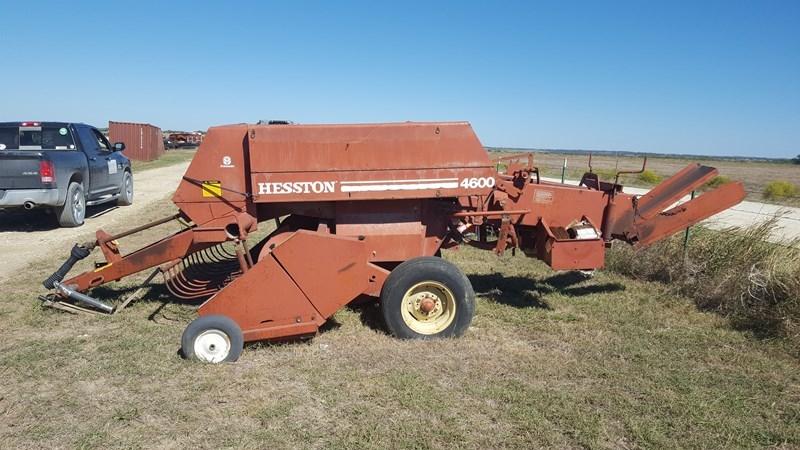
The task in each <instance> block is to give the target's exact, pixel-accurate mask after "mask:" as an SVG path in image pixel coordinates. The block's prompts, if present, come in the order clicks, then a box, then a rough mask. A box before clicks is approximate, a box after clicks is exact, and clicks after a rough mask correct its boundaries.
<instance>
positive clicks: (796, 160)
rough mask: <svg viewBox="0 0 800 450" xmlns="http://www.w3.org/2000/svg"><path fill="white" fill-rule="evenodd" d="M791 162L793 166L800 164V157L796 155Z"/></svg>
mask: <svg viewBox="0 0 800 450" xmlns="http://www.w3.org/2000/svg"><path fill="white" fill-rule="evenodd" d="M792 162H793V163H795V164H800V155H797V158H795V159H793V160H792Z"/></svg>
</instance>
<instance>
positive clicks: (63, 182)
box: [0, 121, 133, 227]
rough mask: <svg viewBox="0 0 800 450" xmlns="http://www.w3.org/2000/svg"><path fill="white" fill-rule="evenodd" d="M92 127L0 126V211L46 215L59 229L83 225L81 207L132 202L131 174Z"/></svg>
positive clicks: (119, 147)
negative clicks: (52, 217)
mask: <svg viewBox="0 0 800 450" xmlns="http://www.w3.org/2000/svg"><path fill="white" fill-rule="evenodd" d="M124 149H125V144H124V143H122V142H118V143H115V144H114V145H112V144H111V143H109V142H108V139H106V137H105V136H104V135H103V134H102V133H101V132H100V131H99V130H98V129H97V128H95V127H92V126H90V125H86V124H83V123H68V122H34V121H30V122H0V209H26V210H31V209H36V208H47V209H49V210H51V211H52V212H53V213H54V214H55V216H56V218H57V220H58V222H59V225H61V226H65V227H74V226H80V225H81V224H83V221H84V218H85V214H86V207H87V206H92V205H97V204H101V203H106V202H112V201H116V202H117V203H118V204H120V205H130V204H131V203H132V202H133V172H132V170H131V164H130V160H129V159H128V158H127V157H125V155H124V154H123V153H122V151H123V150H124Z"/></svg>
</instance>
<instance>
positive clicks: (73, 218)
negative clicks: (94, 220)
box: [56, 182, 86, 227]
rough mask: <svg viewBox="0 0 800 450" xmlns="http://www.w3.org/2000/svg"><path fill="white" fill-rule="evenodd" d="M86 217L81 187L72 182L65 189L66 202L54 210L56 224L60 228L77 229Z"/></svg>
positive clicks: (84, 199)
mask: <svg viewBox="0 0 800 450" xmlns="http://www.w3.org/2000/svg"><path fill="white" fill-rule="evenodd" d="M85 216H86V196H84V195H83V185H82V184H80V183H75V182H72V183H70V184H69V186H68V187H67V200H66V201H65V202H64V204H63V205H61V206H59V207H57V208H56V217H57V218H58V224H59V225H61V226H62V227H79V226H81V225H83V219H84V217H85Z"/></svg>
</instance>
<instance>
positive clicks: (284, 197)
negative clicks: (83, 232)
mask: <svg viewBox="0 0 800 450" xmlns="http://www.w3.org/2000/svg"><path fill="white" fill-rule="evenodd" d="M503 166H505V168H504V170H500V169H499V168H500V167H503ZM716 173H717V171H716V169H714V168H712V167H706V166H702V165H699V164H691V165H689V166H687V167H686V168H684V169H683V170H681V171H680V172H678V173H677V174H675V175H674V176H673V177H671V178H669V179H667V180H665V181H664V182H663V183H661V184H659V185H658V186H656V187H655V188H654V189H653V190H651V191H650V192H648V193H647V194H645V195H642V196H634V195H630V194H626V193H623V191H622V186H621V185H619V184H618V176H617V179H615V180H614V181H613V182H607V181H601V180H600V179H599V178H598V176H597V175H596V174H595V173H592V171H591V165H590V170H589V172H587V173H586V174H585V175H584V176H583V179H582V180H581V182H580V185H579V186H572V185H565V184H559V183H552V182H547V181H544V180H542V179H541V178H540V176H539V171H538V169H537V168H536V167H535V166H534V165H533V163H532V155H530V154H528V155H526V156H523V157H515V158H507V160H506V161H504V162H503V163H502V164H500V163H498V162H497V161H492V160H490V158H489V154H488V153H487V151H486V150H485V149H484V147H483V146H482V145H481V143H480V141H479V140H478V138H477V136H476V135H475V133H474V132H473V130H472V127H471V126H470V125H469V124H468V123H465V122H454V123H411V122H407V123H389V124H360V125H295V124H280V125H248V124H239V125H228V126H220V127H213V128H211V129H209V131H208V134H207V136H206V138H205V140H204V142H203V143H202V145H201V146H200V148H199V149H198V150H197V153H196V155H195V157H194V159H193V160H192V162H191V165H190V166H189V168H188V169H187V171H186V174H185V175H184V177H183V179H182V181H181V183H180V185H179V186H178V189H177V191H176V192H175V194H174V196H173V202H174V203H175V205H176V206H177V207H178V209H179V212H178V213H177V214H176V215H174V216H170V217H167V218H165V219H163V220H160V221H157V222H153V223H151V224H148V225H145V226H142V227H138V228H135V229H133V230H130V231H127V232H124V233H120V234H117V235H115V236H112V235H110V234H108V233H106V232H104V231H102V230H98V231H97V236H96V237H97V239H96V241H94V242H90V243H87V244H83V245H77V244H76V245H75V247H73V249H72V252H71V255H70V257H69V259H68V260H67V261H66V262H65V263H64V264H63V265H62V267H61V268H60V269H59V270H57V271H56V272H55V273H54V274H53V275H52V276H51V277H50V278H48V279H47V280H46V281H45V282H44V285H45V287H47V288H48V289H53V292H52V293H51V294H49V295H47V296H43V297H42V299H43V300H44V301H45V303H46V304H47V305H49V306H55V307H58V308H60V309H67V310H87V309H91V310H94V311H102V312H105V313H113V312H115V309H119V308H120V306H122V305H118V306H116V307H113V306H111V305H108V304H106V303H104V302H102V301H100V300H97V299H95V298H92V297H90V296H89V295H88V294H87V292H88V291H90V290H91V289H93V288H95V287H97V286H100V285H103V284H105V283H108V282H112V281H116V280H120V279H121V278H124V277H126V276H129V275H131V274H135V273H137V272H140V271H143V270H145V269H151V268H152V269H154V272H153V274H154V275H155V274H158V273H161V274H163V276H164V279H165V284H166V286H167V287H168V289H169V291H170V292H171V293H172V294H173V295H174V296H176V297H178V298H180V299H184V300H197V301H198V302H199V301H201V300H202V301H203V303H202V304H201V305H200V306H199V308H198V313H199V317H198V318H197V319H195V320H194V321H193V322H191V323H190V324H189V325H188V326H187V328H186V329H185V331H184V333H183V338H182V342H181V344H182V345H181V349H182V353H183V355H184V356H185V357H187V358H194V359H198V360H201V361H205V362H212V363H216V362H222V361H234V360H236V359H237V358H238V357H239V355H240V354H241V352H242V349H243V344H244V342H249V341H258V340H285V339H289V338H300V337H308V336H312V335H314V334H315V333H316V332H317V331H318V329H319V327H320V326H321V325H322V324H323V323H325V321H326V320H327V319H328V318H330V317H331V316H332V315H333V314H334V313H335V312H336V311H337V310H339V309H340V308H342V307H343V306H345V305H347V304H349V303H351V302H353V301H354V300H357V299H364V298H370V297H371V298H374V299H379V301H380V307H381V311H382V316H383V318H384V320H385V323H386V327H387V328H388V331H389V332H391V333H392V334H393V335H395V336H397V337H400V338H423V339H424V338H433V337H449V336H459V335H461V334H462V333H463V332H464V331H465V330H466V329H467V328H468V326H469V324H470V322H471V320H472V316H473V312H474V296H475V294H474V292H473V289H472V286H471V285H470V282H469V280H468V279H467V277H466V276H465V275H464V274H463V273H462V272H461V270H459V269H458V268H457V267H456V266H454V265H453V264H451V263H449V262H447V261H445V260H444V259H442V258H440V257H438V255H440V249H443V248H451V247H455V246H457V245H459V244H469V245H473V246H476V247H479V248H483V249H487V250H493V251H494V252H496V253H498V254H502V253H503V252H504V251H505V250H508V249H519V250H521V251H522V252H524V254H525V255H528V256H531V257H535V258H539V259H541V260H542V261H544V262H545V263H547V264H548V265H550V266H551V267H552V268H553V269H555V270H592V269H597V268H600V267H602V266H603V263H604V253H605V249H606V248H607V247H609V246H610V245H611V241H612V240H615V239H616V240H621V241H624V242H627V243H629V244H632V245H634V246H639V247H642V246H646V245H648V244H651V243H653V242H655V241H657V240H659V239H661V238H664V237H666V236H669V235H671V234H673V233H675V232H676V231H678V230H681V229H684V228H686V227H687V226H690V225H692V224H695V223H697V222H699V221H701V220H703V219H705V218H708V217H710V216H712V215H714V214H716V213H718V212H720V211H723V210H725V209H727V208H729V207H731V206H733V205H735V204H736V203H738V202H740V201H741V200H742V199H743V198H744V196H745V193H744V189H743V187H742V185H741V184H740V183H730V184H726V185H723V186H721V187H719V188H717V189H715V190H712V191H709V192H706V193H704V194H702V195H700V196H699V197H697V198H695V199H693V200H691V201H689V202H686V203H682V204H679V205H677V206H675V204H676V202H677V201H678V200H680V199H681V198H682V197H683V196H684V195H686V194H687V193H688V192H690V191H692V190H694V189H696V188H698V187H700V186H701V185H703V184H704V183H706V182H707V181H709V180H710V179H711V178H712V177H714V176H715V174H716ZM169 220H179V221H181V222H182V223H183V224H184V228H183V229H182V230H181V231H179V232H176V233H174V234H172V235H170V236H167V237H165V238H163V239H161V240H160V241H157V242H155V243H153V244H150V245H148V246H146V247H144V248H141V249H139V250H136V251H133V252H131V253H127V254H123V253H122V251H121V249H120V246H119V244H118V241H117V240H118V239H120V238H123V237H125V236H129V235H131V234H133V233H136V232H140V231H143V230H145V229H147V228H150V227H154V226H156V225H159V224H162V223H165V222H167V221H169ZM265 221H275V223H276V229H275V230H274V231H273V232H272V233H270V234H269V235H268V236H266V237H265V238H263V239H262V240H260V242H258V243H255V244H254V245H250V242H248V236H249V235H250V234H252V233H254V232H255V231H256V229H257V228H258V226H259V224H260V223H262V222H265ZM223 244H224V245H223ZM98 247H99V249H100V251H101V252H102V254H103V256H104V257H105V261H104V262H102V263H96V269H94V270H90V271H87V272H85V273H82V274H80V275H77V276H75V277H72V278H69V279H67V280H66V281H62V280H63V279H64V277H65V275H66V274H67V272H68V271H69V270H70V268H71V267H72V266H73V265H74V264H75V262H77V261H78V260H80V259H82V258H85V257H86V256H88V255H89V254H90V252H91V251H92V250H93V249H95V248H98ZM150 279H152V277H150V278H148V280H150ZM124 304H127V302H125V303H124Z"/></svg>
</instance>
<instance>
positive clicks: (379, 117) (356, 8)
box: [0, 0, 800, 157]
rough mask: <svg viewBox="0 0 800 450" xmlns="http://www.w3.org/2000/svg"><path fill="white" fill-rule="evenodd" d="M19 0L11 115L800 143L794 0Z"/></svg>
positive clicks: (594, 140) (626, 143) (635, 142)
mask: <svg viewBox="0 0 800 450" xmlns="http://www.w3.org/2000/svg"><path fill="white" fill-rule="evenodd" d="M567 3H568V2H553V3H549V4H545V3H535V2H488V1H481V2H469V1H462V2H452V3H448V2H443V3H435V2H418V3H417V2H409V1H404V2H397V3H394V4H392V3H389V2H385V3H384V2H374V1H373V2H347V3H335V2H302V1H298V2H291V1H281V2H247V1H243V2H228V3H226V4H224V3H222V2H201V1H197V2H185V3H181V2H152V3H148V2H144V1H139V2H130V3H128V4H125V3H124V2H107V1H106V2H80V1H77V2H63V3H61V2H20V1H14V2H9V1H6V0H0V23H1V25H0V61H2V62H0V64H2V65H4V66H5V67H4V69H5V70H2V71H0V120H38V119H40V120H73V121H83V122H88V123H92V124H95V125H98V126H104V124H105V123H106V122H107V121H108V120H109V119H110V120H122V121H144V122H150V123H153V124H156V125H159V126H161V127H162V128H173V129H205V128H207V127H208V126H211V125H216V124H224V123H236V122H255V121H257V120H259V119H272V118H281V119H289V120H294V121H296V122H301V123H320V122H322V123H339V122H380V121H404V120H468V121H470V122H471V123H472V124H473V126H474V127H475V130H476V132H477V133H478V135H479V137H480V138H481V140H482V142H483V143H484V144H485V145H488V146H511V147H535V148H569V149H607V150H630V151H645V152H647V151H651V152H671V153H696V154H714V155H750V156H772V157H789V156H794V155H796V154H798V153H800V1H785V2H783V1H761V2H756V1H752V2H738V1H720V2H678V1H669V2H661V3H658V4H657V3H655V2H646V1H634V2H607V3H601V2H587V3H578V2H569V6H565V4H567Z"/></svg>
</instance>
